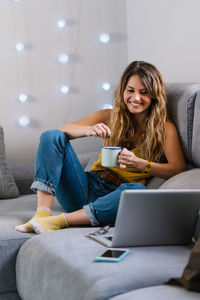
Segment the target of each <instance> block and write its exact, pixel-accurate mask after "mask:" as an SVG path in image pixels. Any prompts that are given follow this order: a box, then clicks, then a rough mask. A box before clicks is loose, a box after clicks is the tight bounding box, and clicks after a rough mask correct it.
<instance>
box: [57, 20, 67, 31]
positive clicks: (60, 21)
mask: <svg viewBox="0 0 200 300" xmlns="http://www.w3.org/2000/svg"><path fill="white" fill-rule="evenodd" d="M57 26H58V27H59V28H61V29H62V28H64V27H65V26H66V21H65V20H59V21H58V22H57Z"/></svg>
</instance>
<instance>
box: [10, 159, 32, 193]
mask: <svg viewBox="0 0 200 300" xmlns="http://www.w3.org/2000/svg"><path fill="white" fill-rule="evenodd" d="M10 170H11V172H12V174H13V177H14V180H15V183H16V185H17V187H18V189H19V192H20V195H26V194H33V193H34V192H33V191H32V190H31V189H30V186H31V184H32V182H33V178H34V165H33V164H21V165H14V166H12V167H10Z"/></svg>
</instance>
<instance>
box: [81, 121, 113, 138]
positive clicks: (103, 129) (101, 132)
mask: <svg viewBox="0 0 200 300" xmlns="http://www.w3.org/2000/svg"><path fill="white" fill-rule="evenodd" d="M86 132H87V134H86V135H87V136H95V137H102V138H107V137H110V135H111V131H110V128H109V127H108V126H107V125H105V124H104V123H98V124H95V125H92V126H87V129H86Z"/></svg>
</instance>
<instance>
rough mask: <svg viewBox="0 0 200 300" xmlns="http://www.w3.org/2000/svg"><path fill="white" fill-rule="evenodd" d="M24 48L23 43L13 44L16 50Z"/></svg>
mask: <svg viewBox="0 0 200 300" xmlns="http://www.w3.org/2000/svg"><path fill="white" fill-rule="evenodd" d="M24 48H25V46H24V44H23V43H17V44H16V45H15V49H16V50H17V51H19V52H21V51H23V50H24Z"/></svg>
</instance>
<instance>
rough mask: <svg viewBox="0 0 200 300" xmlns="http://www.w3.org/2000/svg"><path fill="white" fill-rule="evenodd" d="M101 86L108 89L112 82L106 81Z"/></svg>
mask: <svg viewBox="0 0 200 300" xmlns="http://www.w3.org/2000/svg"><path fill="white" fill-rule="evenodd" d="M101 87H102V89H103V90H104V91H108V90H109V89H110V83H109V82H104V83H103V84H102V86H101Z"/></svg>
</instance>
